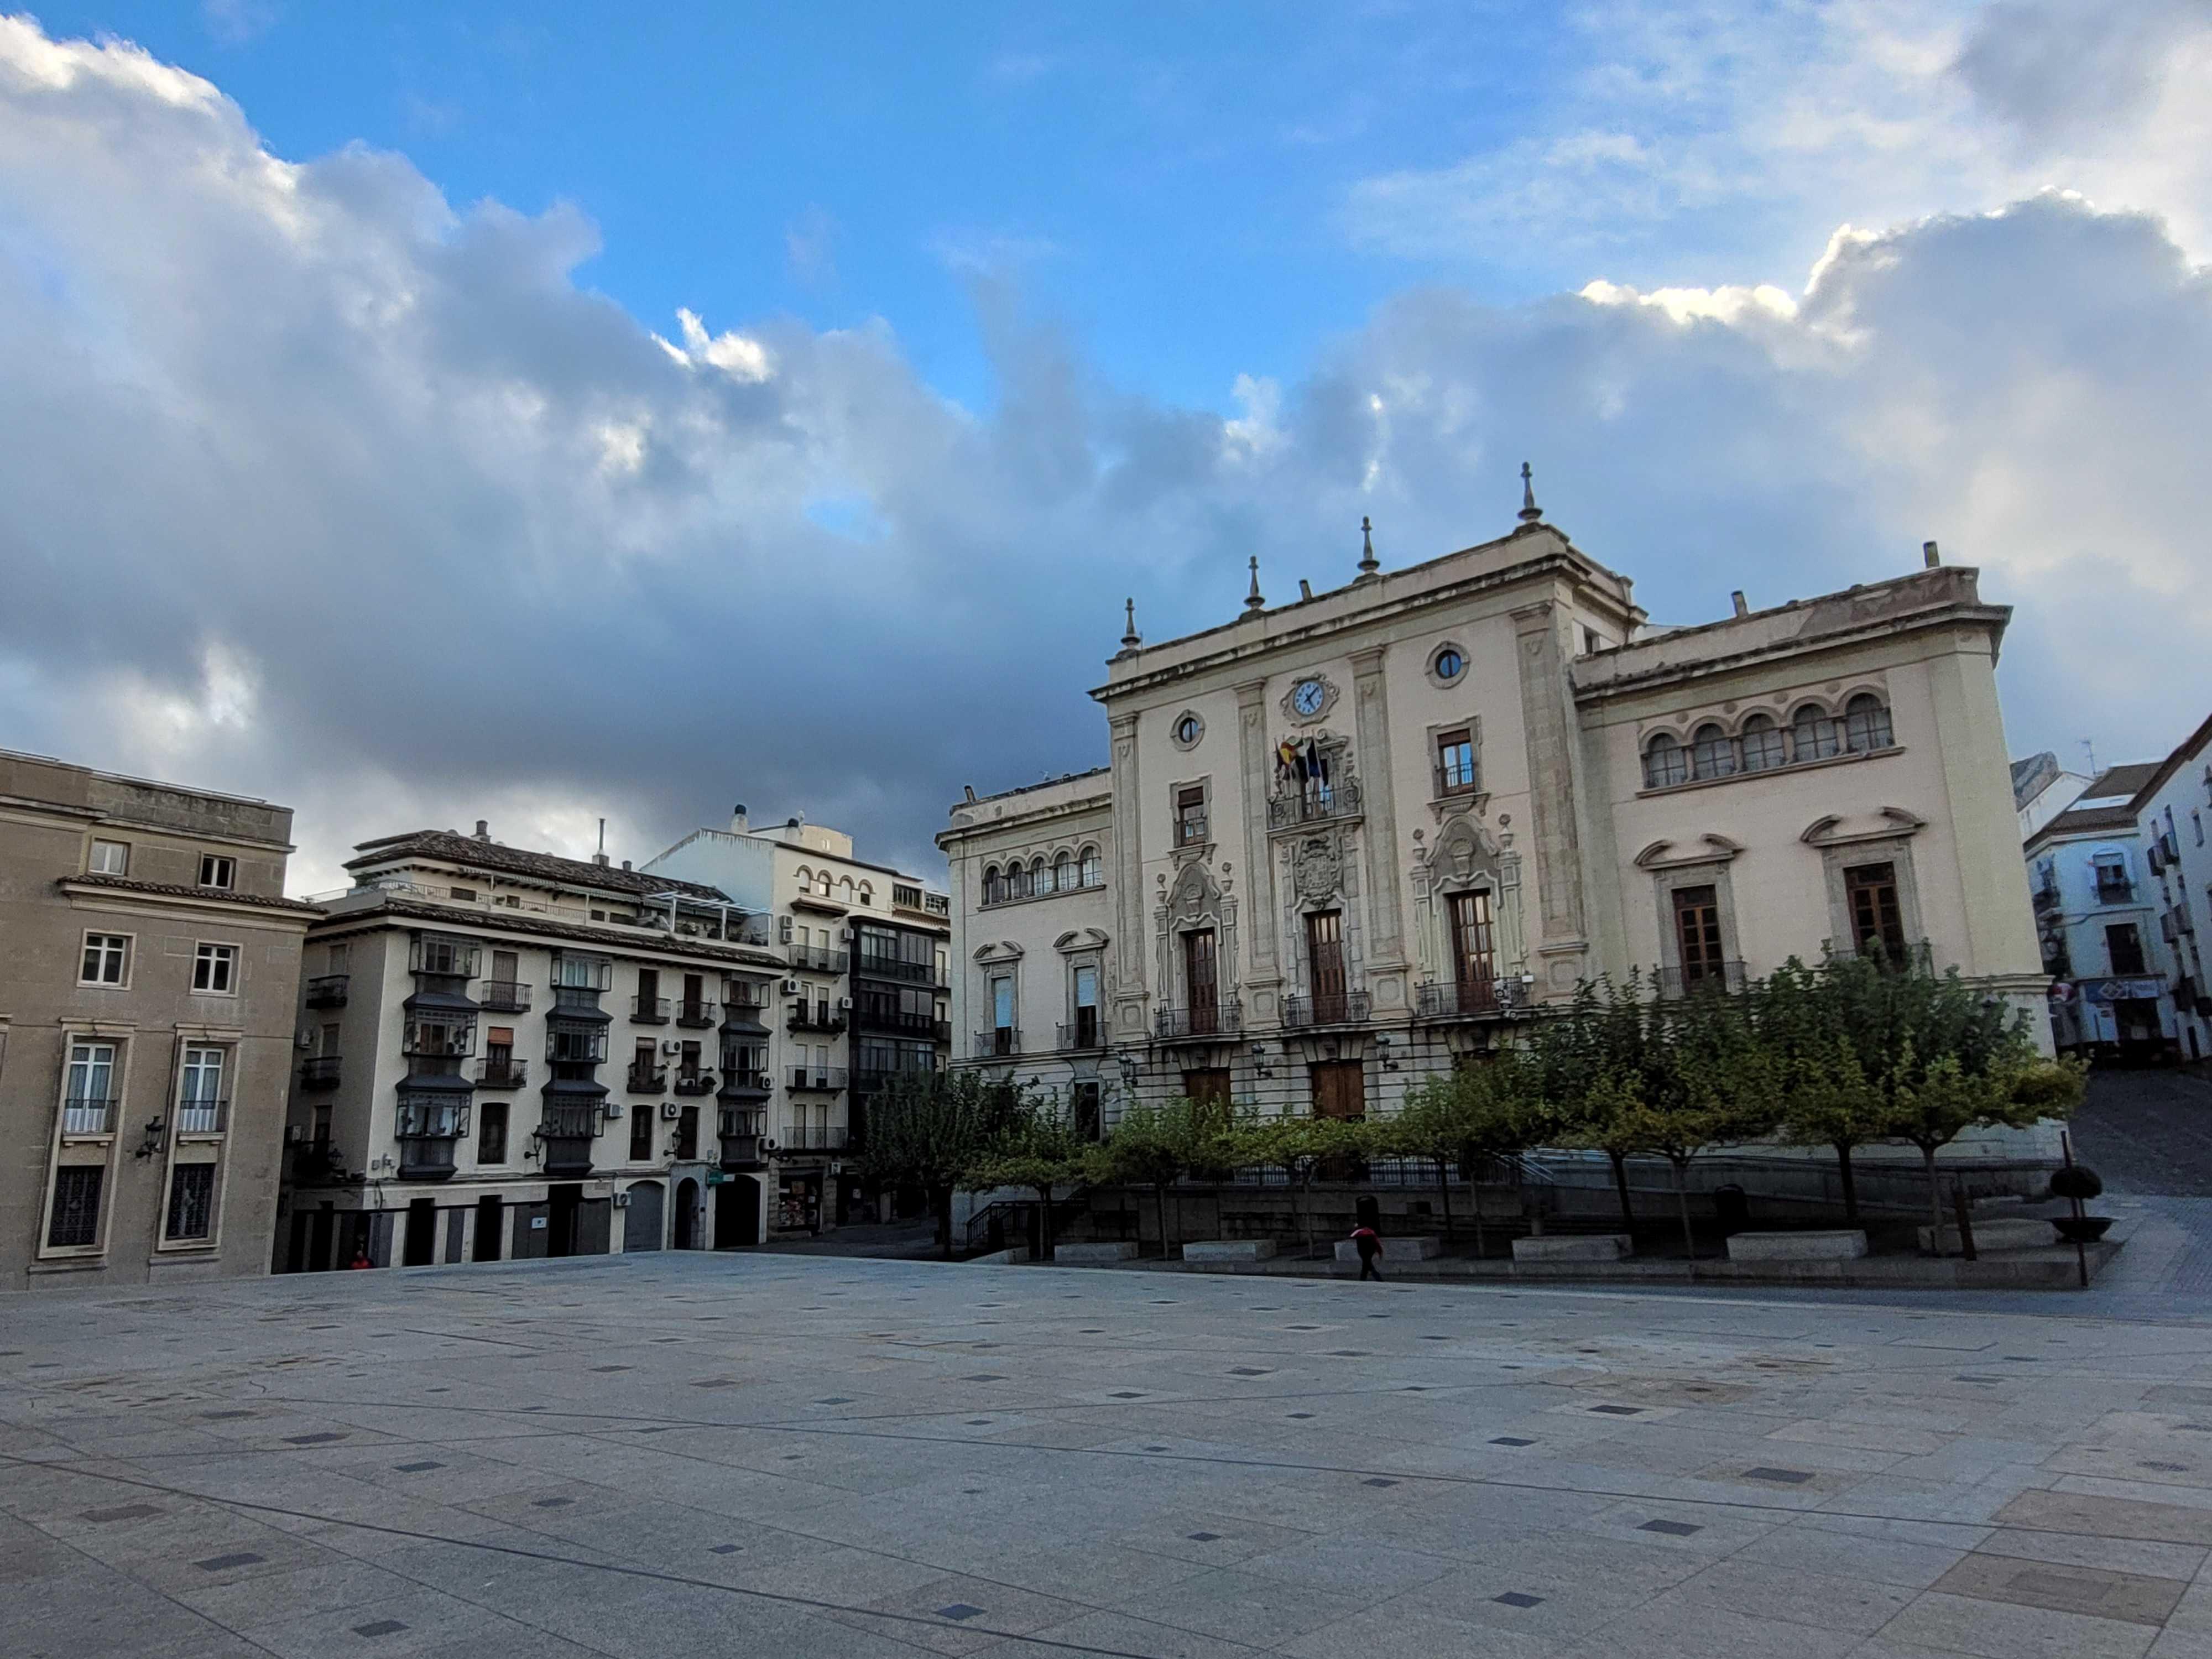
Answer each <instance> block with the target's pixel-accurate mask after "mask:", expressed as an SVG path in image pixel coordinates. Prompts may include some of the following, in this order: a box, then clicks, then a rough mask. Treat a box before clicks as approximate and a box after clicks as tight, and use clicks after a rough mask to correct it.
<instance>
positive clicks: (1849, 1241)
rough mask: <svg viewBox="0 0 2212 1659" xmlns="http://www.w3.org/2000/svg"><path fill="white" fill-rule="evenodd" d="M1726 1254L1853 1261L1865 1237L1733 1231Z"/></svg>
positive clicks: (1741, 1257) (1745, 1258) (1734, 1258)
mask: <svg viewBox="0 0 2212 1659" xmlns="http://www.w3.org/2000/svg"><path fill="white" fill-rule="evenodd" d="M1975 1231H1977V1232H1978V1231H1980V1229H1979V1228H1977V1229H1976V1230H1975ZM1728 1253H1729V1261H1857V1260H1858V1259H1859V1258H1860V1257H1861V1256H1863V1255H1865V1254H1866V1253H1867V1236H1866V1235H1865V1234H1864V1233H1863V1232H1844V1231H1837V1232H1819V1233H1811V1232H1807V1233H1735V1234H1732V1235H1730V1237H1729V1242H1728Z"/></svg>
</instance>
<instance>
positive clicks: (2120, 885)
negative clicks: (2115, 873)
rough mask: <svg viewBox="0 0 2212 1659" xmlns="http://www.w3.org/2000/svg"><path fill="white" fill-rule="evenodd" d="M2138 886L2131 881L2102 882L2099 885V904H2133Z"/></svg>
mask: <svg viewBox="0 0 2212 1659" xmlns="http://www.w3.org/2000/svg"><path fill="white" fill-rule="evenodd" d="M2097 902H2098V903H2100V904H2133V903H2134V902H2136V886H2135V884H2134V883H2133V882H2131V881H2100V882H2099V883H2098V884H2097Z"/></svg>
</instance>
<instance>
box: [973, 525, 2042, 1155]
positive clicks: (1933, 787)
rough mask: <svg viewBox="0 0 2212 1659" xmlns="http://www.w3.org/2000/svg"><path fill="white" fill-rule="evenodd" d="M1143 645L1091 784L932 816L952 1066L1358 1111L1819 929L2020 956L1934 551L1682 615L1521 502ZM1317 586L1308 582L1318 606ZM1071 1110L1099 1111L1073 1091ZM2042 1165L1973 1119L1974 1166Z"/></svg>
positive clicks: (1952, 615) (2016, 999)
mask: <svg viewBox="0 0 2212 1659" xmlns="http://www.w3.org/2000/svg"><path fill="white" fill-rule="evenodd" d="M1520 516H1521V520H1522V522H1521V526H1520V527H1519V528H1518V529H1516V531H1514V532H1512V533H1511V534H1510V535H1508V536H1505V537H1503V538H1499V539H1498V540H1495V541H1492V542H1487V543H1485V544H1481V545H1479V546H1475V547H1471V548H1468V549H1466V550H1462V551H1459V552H1455V553H1450V554H1448V555H1446V556H1443V557H1440V558H1437V559H1433V560H1431V561H1429V562H1425V563H1422V564H1417V565H1414V566H1412V567H1410V568H1406V569H1401V570H1396V571H1388V572H1386V571H1384V570H1383V568H1381V564H1380V562H1379V561H1377V560H1376V559H1375V558H1374V557H1373V556H1372V553H1371V550H1369V551H1367V552H1366V553H1365V555H1364V556H1363V558H1362V559H1361V561H1360V563H1359V567H1358V574H1357V576H1356V578H1355V579H1354V580H1352V581H1351V582H1349V583H1348V584H1346V585H1345V586H1338V587H1335V588H1333V589H1331V590H1329V591H1328V592H1320V593H1312V592H1306V593H1304V594H1303V595H1302V597H1300V598H1299V599H1297V600H1295V601H1293V602H1291V603H1290V604H1287V605H1268V604H1267V601H1266V600H1265V599H1264V598H1262V597H1261V589H1260V577H1259V573H1258V569H1257V564H1256V561H1255V563H1254V568H1253V571H1252V580H1251V591H1250V592H1249V596H1248V598H1247V599H1246V602H1245V608H1244V611H1243V614H1242V615H1241V616H1240V617H1237V618H1236V619H1234V620H1231V621H1229V622H1226V623H1223V624H1221V625H1220V626H1218V627H1215V628H1212V629H1207V630H1206V631H1204V632H1200V633H1198V634H1194V635H1188V636H1186V637H1183V638H1180V639H1175V640H1170V641H1165V642H1163V643H1158V644H1147V643H1146V642H1144V641H1142V640H1141V639H1140V638H1139V636H1138V634H1137V629H1136V627H1135V623H1134V617H1133V614H1132V615H1131V617H1129V619H1128V625H1127V630H1126V633H1125V635H1124V638H1123V640H1122V648H1121V651H1120V652H1118V653H1116V654H1115V656H1114V657H1113V659H1111V660H1110V661H1109V664H1108V665H1107V674H1106V679H1105V683H1104V684H1103V685H1100V686H1098V687H1097V689H1096V690H1094V691H1093V692H1092V693H1091V695H1092V696H1094V697H1095V698H1096V699H1097V702H1099V703H1100V705H1101V706H1102V708H1103V712H1104V714H1105V720H1106V727H1107V738H1108V745H1109V763H1108V765H1107V766H1106V767H1105V768H1104V769H1100V770H1097V771H1094V772H1087V773H1081V774H1077V775H1073V776H1070V777H1067V778H1064V779H1061V780H1059V781H1054V782H1048V783H1044V784H1040V785H1033V786H1030V787H1024V788H1020V789H1015V790H1011V791H1008V792H1006V793H1002V794H996V795H985V796H981V797H977V796H975V795H974V794H973V793H972V792H971V793H970V796H969V799H964V800H962V801H959V802H957V803H956V804H954V805H953V806H952V808H951V823H950V825H949V827H948V828H947V829H945V830H944V831H943V832H942V833H941V834H940V835H939V837H938V841H939V845H940V846H942V847H943V848H945V851H946V853H947V854H948V855H949V857H950V858H951V872H952V874H951V888H952V895H953V917H952V921H953V945H954V955H955V970H954V975H953V987H954V988H953V1000H954V1008H955V1024H956V1028H957V1031H958V1033H959V1035H960V1036H961V1039H962V1043H963V1047H962V1048H961V1050H960V1060H959V1063H962V1064H966V1065H977V1066H989V1067H992V1068H994V1069H997V1070H1000V1071H1004V1072H1006V1073H1010V1074H1012V1075H1013V1076H1016V1077H1018V1078H1020V1079H1024V1080H1027V1079H1030V1078H1032V1077H1034V1078H1036V1079H1039V1080H1040V1081H1041V1082H1045V1083H1048V1084H1051V1085H1054V1086H1060V1087H1064V1088H1066V1090H1067V1091H1070V1093H1071V1095H1072V1097H1073V1098H1074V1099H1075V1100H1076V1101H1078V1102H1079V1103H1081V1102H1084V1101H1085V1099H1086V1097H1087V1094H1088V1091H1090V1089H1091V1087H1092V1086H1094V1085H1095V1086H1096V1087H1097V1090H1098V1091H1099V1093H1100V1096H1101V1098H1102V1106H1103V1111H1102V1115H1103V1117H1104V1118H1105V1120H1106V1121H1109V1122H1110V1121H1111V1119H1112V1117H1113V1115H1114V1114H1115V1112H1116V1111H1118V1110H1119V1109H1121V1106H1123V1105H1124V1104H1126V1103H1127V1102H1129V1101H1132V1100H1139V1101H1153V1100H1160V1099H1164V1098H1166V1097H1170V1096H1173V1095H1176V1094H1178V1093H1188V1094H1191V1095H1194V1096H1209V1095H1210V1096H1215V1097H1228V1098H1233V1099H1235V1100H1237V1101H1238V1102H1240V1103H1249V1105H1251V1106H1253V1107H1255V1109H1260V1110H1262V1111H1267V1112H1273V1113H1289V1114H1297V1115H1304V1114H1308V1113H1313V1114H1318V1115H1338V1116H1358V1115H1362V1114H1365V1113H1370V1112H1386V1113H1387V1112H1389V1111H1394V1110H1395V1109H1396V1108H1397V1106H1398V1104H1399V1103H1400V1102H1401V1099H1402V1098H1403V1097H1404V1095H1405V1093H1406V1091H1407V1090H1408V1089H1409V1088H1411V1087H1413V1085H1416V1084H1418V1083H1419V1082H1420V1081H1421V1080H1422V1079H1425V1078H1427V1077H1431V1076H1433V1075H1435V1074H1437V1073H1439V1072H1441V1071H1443V1070H1445V1069H1446V1068H1448V1067H1449V1066H1453V1065H1455V1064H1456V1063H1460V1062H1461V1061H1462V1060H1464V1059H1465V1058H1468V1057H1470V1056H1474V1055H1480V1054H1484V1053H1486V1052H1488V1051H1489V1050H1491V1049H1492V1048H1493V1047H1495V1046H1496V1045H1497V1044H1498V1042H1500V1040H1501V1037H1502V1036H1504V1034H1505V1033H1506V1031H1507V1030H1509V1029H1510V1027H1511V1026H1512V1025H1513V1024H1514V1023H1515V1022H1516V1021H1518V1020H1521V1019H1522V1018H1526V1017H1528V1015H1529V1014H1530V1013H1531V1012H1534V1010H1536V1009H1538V1008H1540V1007H1543V1006H1557V1005H1559V1004H1560V1003H1562V1002H1564V1001H1565V1000H1567V999H1569V998H1571V996H1572V995H1573V994H1574V992H1575V988H1576V987H1577V985H1578V984H1580V983H1582V982H1583V981H1587V980H1590V979H1594V978H1595V977H1597V976H1599V975H1610V976H1613V978H1615V979H1621V978H1625V977H1626V975H1628V974H1630V973H1631V972H1632V971H1638V970H1640V971H1641V972H1642V974H1643V975H1644V980H1645V982H1646V983H1647V984H1649V985H1650V986H1651V987H1652V988H1653V989H1654V990H1656V992H1657V993H1658V994H1661V995H1664V996H1679V995H1682V994H1686V993H1689V992H1692V991H1701V990H1717V991H1720V992H1723V993H1726V992H1729V991H1733V990H1735V989H1737V988H1739V987H1741V986H1742V985H1743V984H1744V983H1745V982H1746V981H1747V978H1749V977H1751V976H1755V975H1761V974H1764V973H1766V972H1768V971H1770V970H1771V969H1773V968H1775V967H1776V966H1778V964H1780V963H1782V962H1783V961H1784V960H1785V959H1786V958H1788V957H1801V958H1803V959H1805V960H1808V961H1817V960H1819V959H1820V957H1821V955H1822V953H1823V952H1824V951H1833V952H1837V953H1839V954H1844V955H1851V954H1859V955H1872V956H1877V957H1880V958H1881V960H1883V961H1884V962H1886V963H1889V964H1891V965H1892V966H1893V967H1894V968H1895V969H1898V970H1899V971H1913V972H1918V971H1930V970H1933V971H1941V970H1942V969H1948V968H1951V967H1956V968H1958V969H1960V970H1961V971H1962V972H1963V973H1965V974H1966V975H1967V976H1969V977H1970V978H1972V980H1974V981H1976V982H1977V983H1978V984H1980V985H1982V986H1984V987H1986V988H1987V990H1988V992H1989V994H1991V995H1993V996H1996V997H1999V998H2002V999H2003V1000H2007V1001H2008V1002H2010V1003H2012V1004H2013V1005H2014V1006H2017V1007H2019V1008H2021V1010H2022V1011H2023V1012H2027V1013H2028V1014H2029V1015H2030V1016H2031V1018H2032V1019H2033V1024H2034V1026H2035V1029H2036V1030H2037V1031H2038V1033H2039V1036H2041V1035H2043V1034H2045V1032H2046V1030H2047V1024H2046V1021H2045V987H2046V985H2047V982H2048V981H2047V976H2046V975H2045V973H2044V972H2043V970H2042V965H2041V963H2040V961H2039V956H2038V952H2037V949H2036V940H2035V933H2034V929H2033V922H2032V919H2031V915H2030V912H2029V907H2028V902H2027V883H2026V881H2025V879H2024V876H2023V873H2022V872H2021V866H2020V865H2019V863H2018V848H2019V846H2020V842H2019V839H2018V829H2017V826H2018V823H2019V820H2018V817H2017V816H2016V813H2017V808H2016V806H2015V801H2014V799H2013V793H2012V788H2011V781H2010V779H2009V777H2008V768H2007V763H2006V758H2005V755H2006V750H2005V744H2004V732H2003V726H2002V720H2001V717H2000V714H1999V711H1998V705H1997V696H1996V681H1995V675H1994V669H1995V665H1996V655H1997V650H1998V647H1999V643H2000V641H2001V640H2002V636H2003V633H2004V629H2005V624H2006V622H2007V619H2008V615H2009V613H2008V611H2006V610H2005V609H2003V608H2002V607H2000V606H1995V605H1989V604H1986V603H1984V600H1983V599H1982V598H1981V596H1980V593H1979V592H1978V586H1977V581H1976V573H1975V572H1974V571H1972V570H1971V569H1963V568H1949V567H1944V566H1942V565H1941V564H1940V563H1939V562H1938V561H1937V559H1936V552H1935V549H1934V547H1933V545H1932V544H1930V546H1929V548H1928V550H1927V554H1926V559H1925V563H1926V566H1927V568H1923V569H1918V570H1915V571H1913V572H1911V574H1907V575H1904V576H1899V577H1896V578H1893V579H1892V580H1887V581H1881V582H1875V583H1871V584H1869V585H1867V586H1859V587H1853V588H1850V589H1849V590H1847V591H1845V592H1839V593H1831V594H1826V595H1823V596H1820V597H1819V598H1815V599H1803V600H1794V601H1791V602H1790V603H1789V604H1786V605H1779V606H1777V607H1774V608H1771V609H1767V610H1760V611H1754V610H1752V609H1751V608H1750V607H1749V606H1747V605H1745V604H1744V603H1743V600H1742V596H1741V595H1737V596H1736V605H1735V614H1734V615H1733V616H1731V617H1724V618H1723V619H1722V620H1720V621H1718V622H1714V623H1705V624H1703V625H1699V626H1695V627H1687V628H1672V629H1662V628H1656V627H1653V626H1652V625H1650V623H1648V621H1647V620H1646V618H1645V616H1644V611H1642V609H1641V608H1640V607H1639V606H1638V605H1637V604H1636V603H1635V601H1634V599H1633V596H1632V588H1631V585H1630V582H1629V581H1628V580H1627V579H1626V577H1623V576H1621V575H1620V574H1616V573H1615V572H1613V571H1612V570H1609V569H1607V568H1606V567H1605V566H1603V565H1601V564H1600V563H1598V562H1596V561H1595V559H1593V558H1591V557H1590V556H1589V555H1588V554H1587V553H1585V552H1584V551H1583V550H1581V549H1580V548H1578V547H1577V546H1576V545H1575V544H1573V543H1572V542H1571V540H1570V539H1569V538H1567V537H1566V536H1565V534H1563V533H1562V532H1559V530H1557V529H1555V528H1553V526H1550V525H1547V524H1546V523H1544V522H1542V518H1541V513H1540V511H1539V510H1538V509H1537V507H1536V506H1535V503H1534V500H1533V499H1532V498H1530V497H1529V496H1528V495H1524V501H1523V507H1522V513H1521V515H1520ZM1301 587H1302V588H1303V587H1304V584H1301ZM1082 1109H1087V1107H1084V1108H1082ZM2048 1150H2050V1148H2049V1147H2048V1146H2046V1145H2045V1138H2044V1137H2042V1136H2041V1135H2040V1133H2039V1132H2037V1133H2024V1134H2021V1135H2010V1134H1993V1135H1989V1136H1984V1137H1981V1138H1979V1139H1977V1140H1976V1141H1974V1142H1973V1143H1972V1145H1971V1146H1961V1147H1960V1149H1959V1150H1958V1154H1957V1155H1959V1156H1962V1157H1972V1156H1976V1155H1979V1154H1983V1153H2004V1152H2020V1153H2023V1154H2027V1155H2033V1156H2040V1155H2041V1154H2042V1153H2043V1152H2045V1151H2048Z"/></svg>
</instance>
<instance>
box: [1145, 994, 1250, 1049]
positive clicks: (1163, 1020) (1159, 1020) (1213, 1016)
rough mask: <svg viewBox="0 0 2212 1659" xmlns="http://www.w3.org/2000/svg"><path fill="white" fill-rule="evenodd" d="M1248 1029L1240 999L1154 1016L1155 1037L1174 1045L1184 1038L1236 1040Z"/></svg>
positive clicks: (1163, 1010)
mask: <svg viewBox="0 0 2212 1659" xmlns="http://www.w3.org/2000/svg"><path fill="white" fill-rule="evenodd" d="M1243 1029H1244V1005H1243V1001H1242V1000H1240V999H1238V998H1236V997H1224V998H1222V999H1221V1000H1219V1001H1218V1002H1202V1003H1199V1004H1196V1005H1194V1006H1191V1007H1188V1008H1160V1009H1156V1010H1155V1011H1154V1012H1153V1014H1152V1035H1153V1036H1156V1037H1158V1038H1160V1039H1161V1040H1163V1041H1166V1042H1172V1041H1175V1040H1176V1039H1177V1038H1182V1037H1221V1036H1237V1033H1239V1032H1240V1031H1242V1030H1243Z"/></svg>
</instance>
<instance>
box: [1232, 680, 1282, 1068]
mask: <svg viewBox="0 0 2212 1659" xmlns="http://www.w3.org/2000/svg"><path fill="white" fill-rule="evenodd" d="M1237 770H1238V773H1239V774H1240V775H1241V777H1242V779H1243V792H1244V812H1243V817H1244V886H1245V890H1246V892H1247V893H1248V894H1249V896H1250V898H1251V902H1250V903H1249V905H1248V906H1246V907H1245V908H1247V909H1248V910H1249V912H1250V913H1251V917H1252V939H1251V945H1252V972H1251V975H1250V977H1249V979H1248V980H1247V981H1245V989H1246V991H1247V992H1248V994H1250V996H1251V999H1252V1006H1248V1007H1247V1008H1246V1010H1245V1013H1246V1015H1247V1017H1248V1018H1251V1019H1252V1020H1254V1021H1255V1023H1256V1024H1267V1023H1270V1022H1272V1021H1273V1018H1274V1016H1275V988H1276V987H1278V986H1279V984H1280V983H1281V982H1282V970H1281V969H1280V968H1279V966H1278V965H1277V957H1276V951H1275V860H1274V859H1273V857H1272V856H1270V854H1269V849H1268V847H1267V787H1268V781H1269V780H1270V779H1271V778H1272V777H1273V775H1274V761H1273V744H1270V743H1269V742H1268V741H1267V681H1265V680H1264V679H1260V680H1247V681H1245V682H1244V683H1243V684H1242V685H1239V686H1238V687H1237ZM1262 1004H1264V1006H1261V1005H1262Z"/></svg>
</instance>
